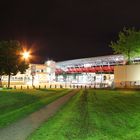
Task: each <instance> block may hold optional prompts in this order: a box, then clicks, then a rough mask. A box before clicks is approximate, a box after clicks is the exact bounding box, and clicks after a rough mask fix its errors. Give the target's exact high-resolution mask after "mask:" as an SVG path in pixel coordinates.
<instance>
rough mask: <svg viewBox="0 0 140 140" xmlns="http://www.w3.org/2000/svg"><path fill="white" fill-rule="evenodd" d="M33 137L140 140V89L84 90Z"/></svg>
mask: <svg viewBox="0 0 140 140" xmlns="http://www.w3.org/2000/svg"><path fill="white" fill-rule="evenodd" d="M28 139H29V140H56V139H57V140H140V92H139V91H113V90H110V91H109V90H83V91H82V90H81V91H80V92H79V94H76V95H75V96H74V97H73V98H72V99H71V100H70V101H69V102H68V103H67V104H66V105H65V106H63V107H62V108H61V109H60V110H59V112H58V113H57V114H56V115H55V116H54V117H52V118H50V119H49V121H47V122H46V123H44V124H42V126H41V127H40V128H38V129H37V130H36V131H35V132H34V133H33V134H31V136H29V138H28Z"/></svg>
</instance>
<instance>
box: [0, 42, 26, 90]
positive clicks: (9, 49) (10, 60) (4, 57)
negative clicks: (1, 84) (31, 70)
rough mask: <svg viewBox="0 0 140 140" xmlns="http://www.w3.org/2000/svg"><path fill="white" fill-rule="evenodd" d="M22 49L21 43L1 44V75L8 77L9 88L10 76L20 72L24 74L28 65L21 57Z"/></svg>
mask: <svg viewBox="0 0 140 140" xmlns="http://www.w3.org/2000/svg"><path fill="white" fill-rule="evenodd" d="M21 52H22V47H21V44H20V42H19V41H16V40H10V41H1V42H0V67H1V68H0V74H2V75H3V74H5V75H8V88H9V87H10V76H11V75H16V74H17V73H18V72H21V73H24V72H25V71H26V69H27V68H28V63H27V62H25V60H24V59H22V57H21Z"/></svg>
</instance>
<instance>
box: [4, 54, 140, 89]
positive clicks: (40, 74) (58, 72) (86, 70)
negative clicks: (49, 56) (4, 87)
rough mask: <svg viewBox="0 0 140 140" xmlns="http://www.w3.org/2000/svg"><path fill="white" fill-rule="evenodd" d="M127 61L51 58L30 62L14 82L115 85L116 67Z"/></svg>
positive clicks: (118, 59) (97, 58)
mask: <svg viewBox="0 0 140 140" xmlns="http://www.w3.org/2000/svg"><path fill="white" fill-rule="evenodd" d="M132 61H133V63H139V62H140V58H135V59H133V60H132ZM124 64H125V58H124V57H123V56H122V55H109V56H101V57H91V58H82V59H75V60H68V61H62V62H54V61H52V60H49V61H46V62H45V63H44V64H30V65H29V68H28V69H27V70H26V73H25V74H20V73H18V74H17V75H15V76H11V84H14V85H22V84H23V85H39V84H46V83H49V84H52V83H55V84H57V83H59V84H65V85H66V84H69V85H78V86H79V85H89V86H92V87H95V88H99V87H111V86H113V84H114V67H115V66H117V65H124ZM120 73H121V71H120ZM7 80H8V77H7V76H2V82H3V84H6V82H7ZM116 81H117V85H118V84H119V85H121V84H120V83H124V82H123V80H118V79H117V80H116ZM118 82H119V83H118ZM137 84H138V82H137ZM139 84H140V82H139Z"/></svg>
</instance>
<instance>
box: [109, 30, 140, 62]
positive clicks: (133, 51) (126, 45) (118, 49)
mask: <svg viewBox="0 0 140 140" xmlns="http://www.w3.org/2000/svg"><path fill="white" fill-rule="evenodd" d="M110 47H111V48H112V49H113V50H114V51H115V53H116V54H118V53H119V54H123V55H124V56H125V57H126V58H127V64H130V63H131V59H132V58H134V57H136V56H139V55H140V31H137V30H136V29H135V28H129V29H127V28H124V29H123V31H121V32H119V39H118V41H116V42H113V41H111V44H110Z"/></svg>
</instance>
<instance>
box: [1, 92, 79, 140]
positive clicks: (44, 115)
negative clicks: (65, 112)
mask: <svg viewBox="0 0 140 140" xmlns="http://www.w3.org/2000/svg"><path fill="white" fill-rule="evenodd" d="M76 92H78V90H73V91H72V92H70V93H68V94H67V95H65V96H63V97H61V98H59V99H57V100H55V101H54V102H52V103H50V104H49V105H47V106H46V107H43V108H42V109H40V110H39V111H37V112H34V113H32V114H30V115H29V116H27V117H26V118H24V119H22V120H19V121H17V122H15V123H13V124H11V125H9V126H7V127H6V128H3V129H0V140H26V138H27V137H28V136H29V135H30V134H31V133H32V132H33V131H34V130H35V129H37V128H38V127H39V126H40V125H41V123H42V122H44V121H46V120H48V118H49V117H51V116H52V115H54V113H55V112H56V111H57V110H58V109H59V108H60V107H61V106H62V105H63V104H65V103H66V102H67V101H68V100H69V99H70V98H71V97H72V96H73V95H74V94H75V93H76Z"/></svg>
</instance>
